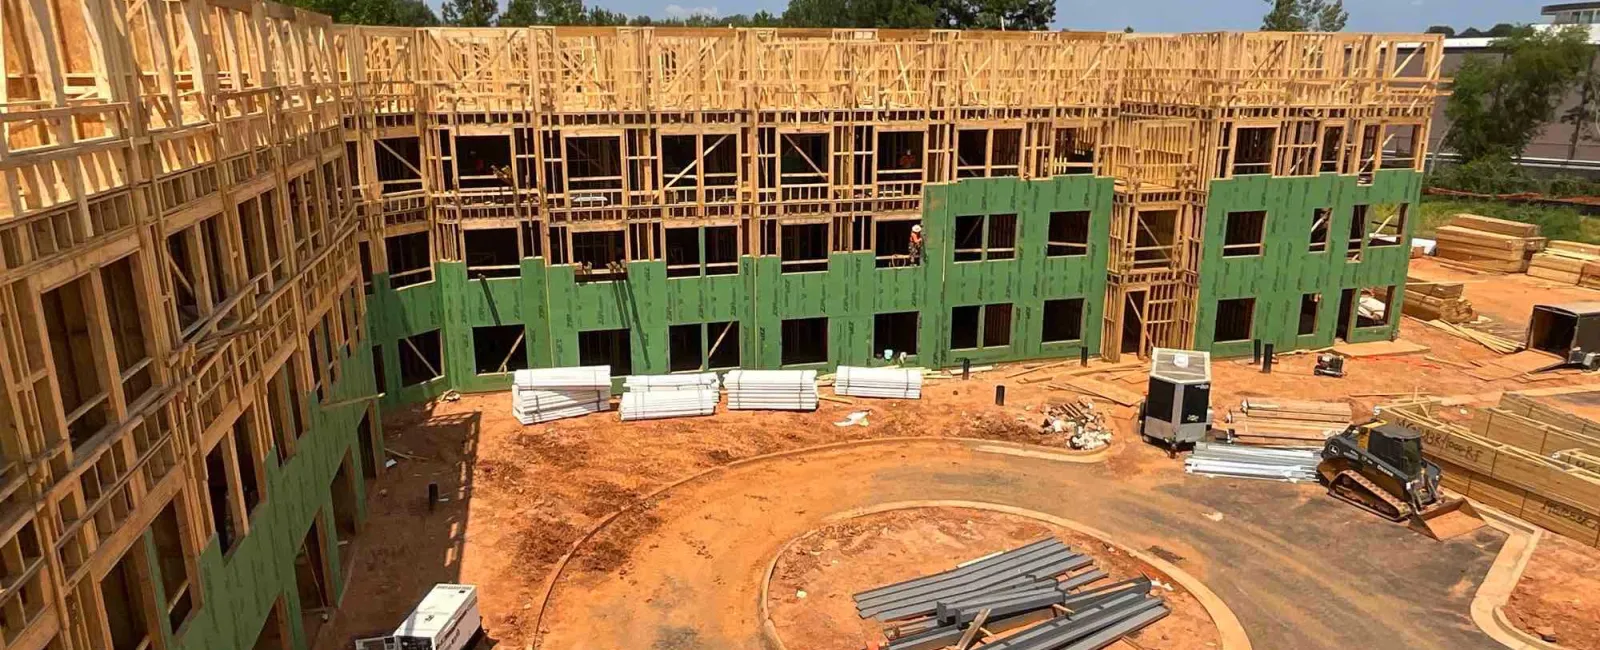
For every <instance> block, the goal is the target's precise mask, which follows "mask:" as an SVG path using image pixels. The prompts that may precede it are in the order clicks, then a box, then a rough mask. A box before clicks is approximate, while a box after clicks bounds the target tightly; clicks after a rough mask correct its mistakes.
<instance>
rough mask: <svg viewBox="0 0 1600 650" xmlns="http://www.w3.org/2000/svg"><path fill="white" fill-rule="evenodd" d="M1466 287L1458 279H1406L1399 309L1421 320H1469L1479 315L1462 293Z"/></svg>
mask: <svg viewBox="0 0 1600 650" xmlns="http://www.w3.org/2000/svg"><path fill="white" fill-rule="evenodd" d="M1464 290H1465V287H1464V286H1463V285H1462V284H1461V283H1460V282H1423V281H1421V280H1413V279H1407V280H1406V294H1405V295H1406V299H1405V304H1404V305H1403V306H1402V308H1401V312H1402V313H1404V314H1405V315H1407V316H1410V317H1412V318H1420V319H1422V320H1441V321H1444V322H1446V323H1470V322H1472V321H1474V320H1477V319H1478V313H1477V312H1476V311H1473V309H1472V302H1471V301H1469V300H1467V299H1466V298H1464V297H1462V294H1463V292H1464Z"/></svg>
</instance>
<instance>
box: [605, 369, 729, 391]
mask: <svg viewBox="0 0 1600 650" xmlns="http://www.w3.org/2000/svg"><path fill="white" fill-rule="evenodd" d="M622 387H623V389H625V390H627V391H628V392H630V393H648V392H654V391H666V390H705V389H708V388H709V389H711V390H716V389H717V373H714V372H691V373H683V374H675V375H628V377H627V378H626V379H623V380H622Z"/></svg>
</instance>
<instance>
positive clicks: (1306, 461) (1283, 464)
mask: <svg viewBox="0 0 1600 650" xmlns="http://www.w3.org/2000/svg"><path fill="white" fill-rule="evenodd" d="M1321 461H1322V453H1321V451H1319V450H1316V449H1276V448H1270V447H1241V446H1238V445H1227V444H1217V443H1209V442H1197V443H1195V445H1194V453H1192V454H1189V457H1188V458H1185V459H1184V461H1183V471H1185V472H1188V473H1190V474H1204V475H1207V476H1230V477H1234V478H1255V479H1265V480H1270V481H1288V482H1290V483H1298V482H1301V481H1315V480H1317V464H1318V463H1319V462H1321Z"/></svg>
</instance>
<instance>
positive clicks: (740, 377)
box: [723, 370, 818, 411]
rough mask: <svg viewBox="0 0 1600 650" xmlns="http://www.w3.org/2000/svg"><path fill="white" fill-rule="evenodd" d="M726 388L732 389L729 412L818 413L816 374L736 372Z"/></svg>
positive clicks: (799, 372) (734, 371)
mask: <svg viewBox="0 0 1600 650" xmlns="http://www.w3.org/2000/svg"><path fill="white" fill-rule="evenodd" d="M723 384H724V385H726V386H727V387H728V408H729V409H733V410H755V411H815V410H817V400H818V397H817V371H815V370H733V371H729V372H728V376H727V377H724V378H723Z"/></svg>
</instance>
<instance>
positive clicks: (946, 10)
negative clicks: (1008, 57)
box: [939, 0, 1056, 31]
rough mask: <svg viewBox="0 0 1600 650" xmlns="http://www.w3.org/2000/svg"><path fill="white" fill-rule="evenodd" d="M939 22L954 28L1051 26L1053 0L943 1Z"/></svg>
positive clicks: (1054, 9) (1010, 28)
mask: <svg viewBox="0 0 1600 650" xmlns="http://www.w3.org/2000/svg"><path fill="white" fill-rule="evenodd" d="M941 1H942V2H943V3H944V4H943V6H942V15H941V16H940V18H939V21H940V25H941V26H943V27H948V28H951V29H1007V30H1015V31H1037V30H1042V29H1050V23H1051V22H1052V21H1054V20H1055V19H1056V3H1055V2H1054V1H1053V0H941Z"/></svg>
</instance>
